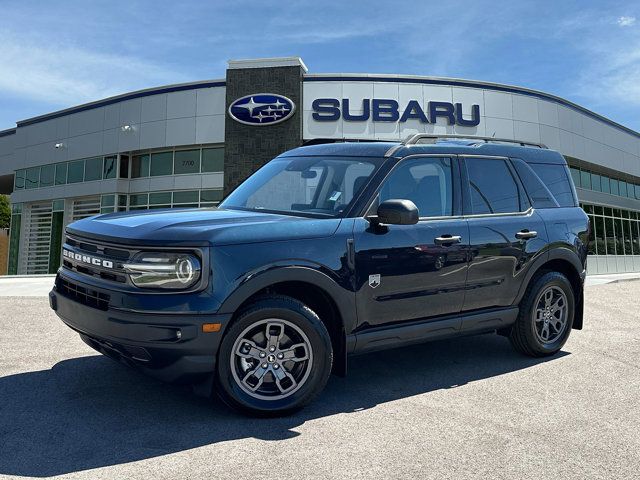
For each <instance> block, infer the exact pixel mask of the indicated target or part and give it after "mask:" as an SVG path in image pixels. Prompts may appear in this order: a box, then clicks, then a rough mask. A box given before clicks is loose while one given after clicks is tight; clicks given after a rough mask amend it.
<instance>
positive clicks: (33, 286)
mask: <svg viewBox="0 0 640 480" xmlns="http://www.w3.org/2000/svg"><path fill="white" fill-rule="evenodd" d="M54 279H55V275H31V276H20V275H16V276H2V277H0V297H46V296H47V295H48V294H49V292H50V291H51V288H52V287H53V281H54ZM628 280H640V272H638V273H616V274H611V275H588V276H587V282H586V286H587V287H591V286H595V285H605V284H607V283H614V282H623V281H628Z"/></svg>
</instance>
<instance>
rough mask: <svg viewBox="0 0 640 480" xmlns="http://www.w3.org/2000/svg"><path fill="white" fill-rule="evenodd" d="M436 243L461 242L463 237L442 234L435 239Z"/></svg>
mask: <svg viewBox="0 0 640 480" xmlns="http://www.w3.org/2000/svg"><path fill="white" fill-rule="evenodd" d="M433 241H434V242H435V244H436V245H444V244H447V243H460V242H461V241H462V237H461V236H460V235H448V234H447V235H442V236H440V237H436V238H434V239H433Z"/></svg>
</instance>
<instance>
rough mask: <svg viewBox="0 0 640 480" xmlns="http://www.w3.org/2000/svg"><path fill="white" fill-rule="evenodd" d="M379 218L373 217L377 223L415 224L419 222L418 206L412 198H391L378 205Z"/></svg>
mask: <svg viewBox="0 0 640 480" xmlns="http://www.w3.org/2000/svg"><path fill="white" fill-rule="evenodd" d="M377 213H378V214H377V218H375V219H374V218H372V219H371V220H373V221H374V222H375V223H386V224H389V225H415V224H416V223H418V219H419V214H418V207H416V204H415V203H413V202H412V201H411V200H400V199H391V200H386V201H384V202H382V203H381V204H380V206H378V212H377Z"/></svg>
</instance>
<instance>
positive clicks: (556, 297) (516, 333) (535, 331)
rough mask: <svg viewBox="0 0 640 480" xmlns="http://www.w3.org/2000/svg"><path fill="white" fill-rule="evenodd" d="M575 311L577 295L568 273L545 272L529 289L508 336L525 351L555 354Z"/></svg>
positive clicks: (546, 354)
mask: <svg viewBox="0 0 640 480" xmlns="http://www.w3.org/2000/svg"><path fill="white" fill-rule="evenodd" d="M574 312H575V298H574V293H573V288H572V287H571V283H570V282H569V280H568V279H567V277H565V276H564V275H563V274H562V273H559V272H547V273H544V274H543V275H541V276H539V277H538V278H536V279H535V280H534V281H533V282H532V283H531V285H530V286H529V288H528V289H527V293H526V294H525V296H524V298H523V299H522V302H521V303H520V313H519V315H518V319H517V320H516V323H515V324H514V326H513V328H512V330H511V335H510V336H509V340H511V344H512V345H513V346H514V348H515V349H516V350H518V351H519V352H521V353H524V354H525V355H529V356H532V357H544V356H548V355H553V354H555V353H557V352H558V351H560V349H561V348H562V347H563V345H564V344H565V343H566V341H567V339H568V338H569V334H570V333H571V328H572V325H573V317H574Z"/></svg>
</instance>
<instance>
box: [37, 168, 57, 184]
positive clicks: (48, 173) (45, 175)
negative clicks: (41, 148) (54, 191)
mask: <svg viewBox="0 0 640 480" xmlns="http://www.w3.org/2000/svg"><path fill="white" fill-rule="evenodd" d="M55 176H56V166H55V165H45V166H43V167H42V168H41V169H40V186H41V187H51V186H53V183H54V181H55Z"/></svg>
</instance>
